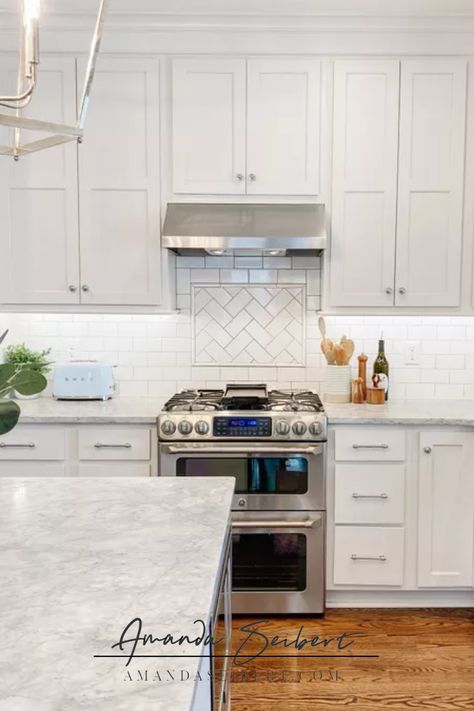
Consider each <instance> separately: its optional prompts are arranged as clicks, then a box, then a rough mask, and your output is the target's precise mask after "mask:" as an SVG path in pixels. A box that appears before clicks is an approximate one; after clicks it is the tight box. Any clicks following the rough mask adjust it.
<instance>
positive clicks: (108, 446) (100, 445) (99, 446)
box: [94, 442, 132, 449]
mask: <svg viewBox="0 0 474 711" xmlns="http://www.w3.org/2000/svg"><path fill="white" fill-rule="evenodd" d="M94 447H95V448H96V449H131V448H132V445H131V444H130V442H125V443H124V444H104V443H103V442H96V443H95V444H94Z"/></svg>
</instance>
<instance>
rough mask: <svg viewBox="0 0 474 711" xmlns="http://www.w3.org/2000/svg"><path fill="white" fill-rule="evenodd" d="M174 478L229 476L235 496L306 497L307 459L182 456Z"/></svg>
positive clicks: (178, 461)
mask: <svg viewBox="0 0 474 711" xmlns="http://www.w3.org/2000/svg"><path fill="white" fill-rule="evenodd" d="M176 475H177V476H233V477H235V480H236V486H235V491H236V493H237V494H306V493H307V491H308V460H307V459H306V458H305V457H298V456H295V457H253V458H249V459H247V457H245V458H240V459H239V458H235V459H233V458H228V457H223V458H220V457H212V458H207V457H182V458H180V459H178V460H177V462H176Z"/></svg>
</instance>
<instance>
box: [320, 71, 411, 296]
mask: <svg viewBox="0 0 474 711" xmlns="http://www.w3.org/2000/svg"><path fill="white" fill-rule="evenodd" d="M398 102H399V62H398V61H392V60H387V61H378V60H373V61H372V60H368V61H364V60H353V61H336V62H335V68H334V137H333V146H334V149H333V204H332V237H331V245H332V246H331V303H332V305H333V306H391V305H393V300H394V297H393V288H394V267H395V230H396V200H397V146H398Z"/></svg>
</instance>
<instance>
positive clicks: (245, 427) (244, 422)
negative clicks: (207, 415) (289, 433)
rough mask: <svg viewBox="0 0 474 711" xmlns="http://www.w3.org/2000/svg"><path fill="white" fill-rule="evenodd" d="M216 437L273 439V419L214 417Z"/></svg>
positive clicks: (213, 431)
mask: <svg viewBox="0 0 474 711" xmlns="http://www.w3.org/2000/svg"><path fill="white" fill-rule="evenodd" d="M212 434H213V435H214V437H271V436H272V418H271V417H214V420H213V427H212Z"/></svg>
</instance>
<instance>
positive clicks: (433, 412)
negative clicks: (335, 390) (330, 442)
mask: <svg viewBox="0 0 474 711" xmlns="http://www.w3.org/2000/svg"><path fill="white" fill-rule="evenodd" d="M325 408H326V412H327V415H328V423H329V424H330V425H331V424H333V425H336V424H339V425H342V424H351V425H358V424H361V425H362V424H375V425H378V424H383V425H397V424H398V425H453V426H463V427H466V426H467V427H474V400H399V401H397V400H393V401H391V402H390V401H389V402H387V403H386V404H385V405H367V404H364V405H339V404H333V403H325Z"/></svg>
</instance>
